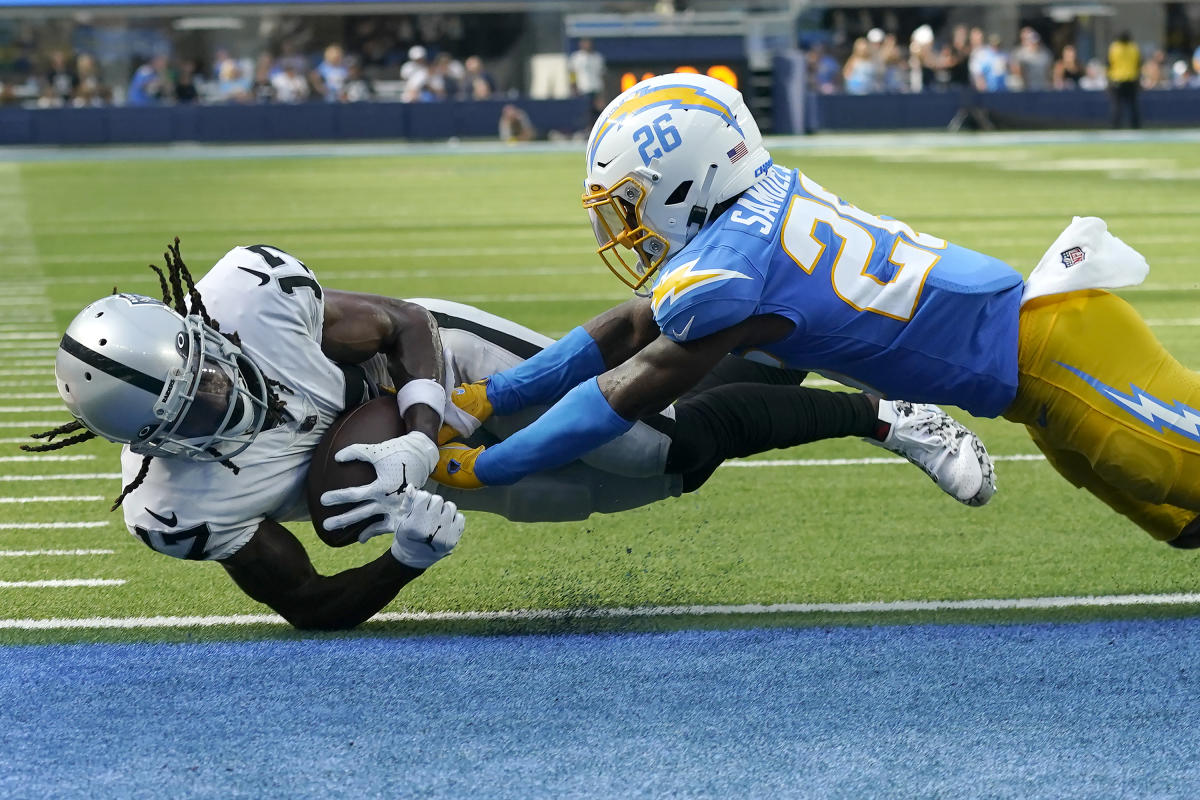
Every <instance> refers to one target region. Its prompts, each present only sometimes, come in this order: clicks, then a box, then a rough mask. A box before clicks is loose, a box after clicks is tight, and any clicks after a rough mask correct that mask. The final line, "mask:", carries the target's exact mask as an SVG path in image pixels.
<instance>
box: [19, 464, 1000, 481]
mask: <svg viewBox="0 0 1200 800" xmlns="http://www.w3.org/2000/svg"><path fill="white" fill-rule="evenodd" d="M993 460H994V459H993ZM120 477H121V473H119V472H64V473H61V474H59V475H0V481H107V480H117V479H119V478H120Z"/></svg>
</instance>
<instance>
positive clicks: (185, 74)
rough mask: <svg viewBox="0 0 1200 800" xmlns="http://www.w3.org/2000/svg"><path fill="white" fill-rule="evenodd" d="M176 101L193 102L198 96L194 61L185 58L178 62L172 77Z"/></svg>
mask: <svg viewBox="0 0 1200 800" xmlns="http://www.w3.org/2000/svg"><path fill="white" fill-rule="evenodd" d="M171 82H172V84H173V86H174V93H175V102H176V103H183V104H186V103H194V102H196V100H197V99H199V97H200V90H199V87H197V85H196V62H195V61H191V60H189V59H185V60H183V61H181V62H180V63H179V68H178V69H177V70H176V71H175V75H174V77H173V79H172V81H171Z"/></svg>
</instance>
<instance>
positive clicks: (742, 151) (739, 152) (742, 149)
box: [725, 142, 746, 164]
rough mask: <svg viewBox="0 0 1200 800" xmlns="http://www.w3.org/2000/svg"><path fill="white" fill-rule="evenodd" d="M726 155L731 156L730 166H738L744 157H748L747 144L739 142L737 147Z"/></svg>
mask: <svg viewBox="0 0 1200 800" xmlns="http://www.w3.org/2000/svg"><path fill="white" fill-rule="evenodd" d="M725 155H727V156H729V163H730V164H736V163H737V162H738V161H739V160H740V159H741V157H742V156H744V155H746V143H745V142H738V143H737V146H736V147H734V148H733V149H732V150H730V151H729V152H727V153H726V154H725Z"/></svg>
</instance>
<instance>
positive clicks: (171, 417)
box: [26, 241, 990, 628]
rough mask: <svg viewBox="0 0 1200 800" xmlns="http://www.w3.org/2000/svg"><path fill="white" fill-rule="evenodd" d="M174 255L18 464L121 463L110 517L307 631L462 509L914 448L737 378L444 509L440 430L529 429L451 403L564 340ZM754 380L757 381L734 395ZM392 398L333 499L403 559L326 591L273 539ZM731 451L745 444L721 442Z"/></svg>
mask: <svg viewBox="0 0 1200 800" xmlns="http://www.w3.org/2000/svg"><path fill="white" fill-rule="evenodd" d="M166 257H167V267H168V275H167V276H163V275H162V273H160V280H161V288H162V294H163V297H164V301H163V302H160V301H158V300H155V299H153V298H149V297H145V296H142V295H133V294H114V295H111V296H109V297H106V298H103V299H101V300H99V301H96V302H95V303H92V304H91V305H89V306H87V307H86V308H85V309H84V310H83V311H81V312H80V313H79V315H78V316H77V317H76V318H75V320H74V321H73V322H72V323H71V325H70V326H69V327H68V328H67V331H66V334H65V335H64V336H63V339H62V342H61V344H60V347H59V352H58V356H57V360H56V365H55V373H56V377H57V380H58V387H59V392H60V394H61V395H62V397H63V399H64V401H65V402H66V404H67V406H68V408H69V409H70V411H71V413H72V414H73V415H74V416H75V417H76V419H77V422H76V423H72V424H70V425H65V426H62V427H61V428H59V429H56V430H55V431H52V432H47V434H42V435H39V438H45V437H46V436H47V435H48V434H49V435H50V438H53V436H56V435H60V434H75V435H72V436H70V437H69V438H67V439H63V440H60V441H53V442H51V443H49V444H44V445H39V446H31V447H27V448H26V449H31V450H42V449H58V448H59V447H62V446H66V445H68V444H72V443H74V442H77V441H81V440H83V439H85V438H90V437H91V436H93V435H100V436H102V437H104V438H106V439H109V440H110V441H114V442H119V443H122V444H124V445H125V447H124V448H123V450H122V456H121V463H122V471H123V476H124V480H125V484H126V485H125V487H124V488H123V490H122V492H121V495H120V497H118V498H117V502H116V503H115V504H114V506H113V507H114V509H115V508H116V507H117V506H118V505H120V506H122V507H123V510H124V514H125V522H126V525H127V526H128V527H129V529H130V531H131V532H132V533H133V534H135V535H137V536H138V537H139V538H140V539H141V540H142V541H143V542H144V543H145V544H146V545H147V546H149V547H150V548H152V549H154V550H156V551H158V552H160V553H164V554H166V555H170V556H174V557H176V558H185V559H193V560H216V561H218V562H219V563H220V564H221V565H222V566H223V567H224V568H225V569H226V570H227V571H228V573H229V574H230V576H231V577H232V578H233V580H234V581H235V582H236V583H237V584H238V585H239V586H240V587H241V588H242V589H243V590H244V591H245V592H246V593H247V594H249V595H250V596H251V597H253V598H255V599H256V600H259V601H260V602H263V603H266V604H267V605H269V606H270V607H271V608H273V609H275V610H276V611H277V612H279V613H280V614H281V615H282V616H283V617H285V618H286V619H287V620H289V621H290V622H292V623H293V624H294V625H296V626H298V627H303V628H345V627H352V626H354V625H356V624H358V623H359V622H362V621H363V620H365V619H367V618H369V617H370V616H372V615H373V614H375V613H376V612H377V611H379V610H380V609H381V608H382V607H383V606H384V605H386V604H387V603H388V602H390V601H391V599H392V598H393V597H395V595H396V593H397V592H398V591H399V590H400V589H401V588H402V587H403V586H404V585H405V584H407V583H408V582H409V581H411V580H413V579H414V578H415V577H417V576H418V575H420V574H421V572H422V571H423V570H424V569H426V568H428V567H429V566H432V564H433V563H435V562H436V561H438V560H439V559H440V558H442V557H443V556H445V555H447V554H448V553H449V552H450V551H451V550H452V549H453V547H454V546H455V544H456V543H457V542H458V540H459V537H460V535H461V533H462V530H463V526H464V522H463V517H462V514H461V513H459V512H458V507H461V508H466V509H472V510H482V511H490V512H493V513H499V514H502V515H504V516H505V517H507V518H509V519H512V520H517V521H538V520H570V519H583V518H585V517H587V516H588V515H589V514H591V513H593V512H596V511H605V512H607V511H618V510H623V509H629V508H634V507H637V506H641V505H645V504H647V503H651V502H654V501H657V500H660V499H663V498H665V497H670V496H674V495H678V494H679V493H680V492H681V491H691V490H693V489H695V488H697V487H698V486H699V485H700V484H702V483H703V482H704V481H705V480H706V479H707V478H708V476H709V475H710V474H711V473H712V472H713V470H715V469H716V467H717V466H718V465H719V464H720V462H721V461H722V460H723V459H724V458H727V457H730V456H734V455H748V454H750V453H752V452H758V451H761V450H765V449H769V448H771V447H781V446H789V445H792V444H799V443H802V442H804V441H811V440H813V439H817V438H827V437H829V436H845V435H855V434H857V435H864V436H868V437H869V436H876V438H879V439H885V438H890V439H891V440H892V442H891V444H890V445H889V446H891V447H892V449H896V450H897V451H902V448H901V447H898V446H897V443H896V440H897V438H899V439H901V440H902V439H903V437H904V432H903V431H901V430H898V429H894V430H892V431H891V432H887V431H880V430H877V428H878V426H879V421H880V418H881V416H882V415H881V414H880V413H879V412H881V411H882V412H885V413H886V410H887V409H888V408H889V406H888V404H886V403H884V404H880V401H878V399H877V398H872V397H870V396H867V395H855V394H845V393H835V392H824V391H820V390H814V389H807V388H803V387H799V386H796V385H795V384H796V383H798V381H799V379H800V378H801V377H802V376H801V375H799V374H797V373H789V372H787V371H783V370H772V369H770V368H767V367H762V366H761V365H755V364H751V363H750V362H742V361H741V360H740V359H732V360H731V361H730V362H729V363H728V364H725V365H723V366H722V369H720V370H717V371H716V373H718V374H715V375H714V378H713V379H712V380H711V381H710V382H709V384H708V385H707V386H706V387H704V388H703V389H702V391H700V392H698V393H696V394H694V395H692V396H689V397H688V398H684V399H683V400H681V402H680V403H679V404H678V409H679V412H680V413H679V414H678V419H677V418H676V415H675V414H673V413H672V411H673V409H668V410H667V411H666V412H664V413H663V414H659V415H652V416H651V417H650V418H648V419H647V420H645V421H643V422H639V423H638V424H637V425H635V426H634V427H633V429H632V430H631V431H629V432H628V433H627V434H626V435H625V436H623V437H621V438H619V439H618V440H616V441H614V442H612V443H610V444H609V445H606V446H605V447H603V448H600V449H598V450H596V451H593V452H592V453H590V454H588V455H587V456H585V457H584V458H583V459H582V460H581V461H579V462H574V463H571V464H568V465H566V466H564V467H562V468H560V469H557V470H553V471H550V472H547V473H541V474H535V475H531V476H529V477H528V478H526V479H524V480H523V481H520V482H518V483H516V484H514V485H512V486H503V487H492V488H489V489H486V490H481V491H465V490H458V489H449V488H443V489H441V491H442V494H443V495H444V496H439V495H438V494H434V493H432V492H431V491H424V490H421V489H417V488H415V487H416V486H421V485H424V484H426V482H427V480H428V476H429V474H430V473H431V472H432V470H433V468H434V466H435V465H436V463H437V459H438V449H437V446H436V445H435V441H436V440H437V438H438V436H439V431H440V432H441V435H442V437H443V439H444V438H445V437H446V435H447V434H448V433H454V434H455V435H458V434H459V433H464V432H466V433H474V435H475V437H476V440H478V441H481V442H485V443H486V442H494V441H498V440H500V439H503V438H505V437H506V436H507V435H508V434H509V433H511V432H513V431H515V430H517V429H519V428H521V427H523V426H524V425H526V424H528V422H530V421H532V420H533V419H535V418H536V415H537V413H538V410H537V409H531V410H529V411H527V412H525V413H523V414H519V415H513V416H511V417H505V416H495V417H492V418H491V419H489V420H488V421H487V422H486V423H485V424H484V425H483V426H482V427H481V428H480V429H479V430H477V431H465V430H464V429H465V428H468V427H472V428H473V427H474V426H472V425H470V421H469V418H468V419H467V421H464V417H466V416H467V415H465V414H463V413H462V412H461V410H459V409H458V408H457V407H456V406H455V405H454V404H453V403H451V402H450V401H449V400H448V399H447V389H446V387H453V386H456V385H459V384H462V383H470V382H472V381H476V380H481V379H483V378H485V377H486V376H488V375H491V374H493V373H495V372H497V371H499V370H503V369H507V368H510V367H513V366H515V365H518V364H519V363H521V362H522V361H523V360H524V359H526V358H529V357H530V356H532V355H534V354H535V353H537V352H538V351H539V350H540V349H541V348H543V347H545V346H546V345H548V344H550V343H551V342H552V340H551V339H549V338H548V337H545V336H541V335H539V334H537V333H535V332H533V331H531V330H529V329H527V328H524V327H522V326H520V325H517V324H515V323H512V322H510V321H508V320H504V319H502V318H499V317H496V316H494V315H491V314H487V313H486V312H483V311H480V310H479V309H475V308H472V307H470V306H465V305H462V304H459V303H453V302H449V301H443V300H432V299H420V300H415V301H401V300H393V299H390V298H385V297H379V296H375V295H363V294H355V293H348V292H338V291H334V290H328V289H324V288H322V287H321V285H320V284H319V283H318V282H317V280H316V279H315V277H314V276H313V274H312V272H311V270H309V268H308V267H306V266H305V265H304V264H303V263H301V262H300V261H299V260H297V259H296V258H294V257H292V256H291V255H289V254H287V253H286V252H284V251H282V250H279V249H277V248H274V247H269V246H266V245H253V246H250V247H235V248H234V249H232V250H230V251H229V253H227V254H226V255H225V256H224V257H223V258H222V259H221V260H220V261H218V262H217V264H216V265H215V266H214V267H213V268H212V269H211V270H210V271H209V272H208V274H207V275H205V277H204V278H203V279H201V280H200V281H198V282H196V283H195V284H193V282H192V279H191V276H190V275H189V274H188V271H187V268H186V267H185V266H184V264H183V262H182V260H181V259H180V257H179V251H178V241H176V244H175V246H173V247H172V248H171V250H170V252H169V253H168V254H166ZM722 372H723V373H724V374H723V375H722V374H719V373H722ZM747 378H748V379H749V380H751V381H754V383H753V384H750V383H730V382H731V381H738V380H743V379H747ZM719 384H724V385H719ZM391 386H399V391H398V392H397V394H396V397H397V403H398V405H399V407H400V410H401V414H402V416H403V417H404V420H405V422H406V424H407V427H408V429H409V431H410V432H409V433H407V434H405V435H404V436H401V437H398V438H396V439H392V440H390V441H388V442H384V443H382V444H380V445H358V446H351V447H348V448H346V449H345V450H343V451H342V453H341V454H339V458H340V460H346V459H347V458H348V457H353V458H362V459H364V460H368V461H371V462H372V464H373V466H374V468H375V471H376V474H377V476H378V480H377V481H376V483H375V484H372V485H370V486H367V487H352V488H349V489H344V490H339V491H336V492H329V493H326V496H325V497H324V498H323V502H325V503H326V504H327V505H338V504H341V503H343V502H357V503H358V505H357V506H356V507H355V508H354V509H353V510H351V511H349V512H346V513H344V514H342V515H341V516H340V517H335V518H333V519H331V520H328V521H327V522H326V527H327V528H337V527H345V526H347V525H350V524H353V523H355V522H356V521H358V520H360V519H365V518H367V517H369V516H372V515H375V514H381V515H382V517H383V518H382V520H381V521H379V522H376V523H374V524H372V525H371V526H370V527H368V528H366V529H365V530H364V532H363V533H362V535H361V536H360V541H366V540H367V539H369V538H371V537H372V536H375V535H379V534H384V533H390V534H392V535H393V541H392V546H391V548H390V550H389V552H387V553H384V554H383V555H381V556H380V557H379V558H377V559H375V560H374V561H372V562H370V563H368V564H366V565H364V566H361V567H357V568H355V569H351V570H347V571H344V572H341V573H338V574H336V575H332V576H322V575H319V574H317V573H316V571H315V569H314V568H313V566H312V563H311V561H310V560H309V557H308V555H307V553H306V552H305V551H304V548H303V546H302V545H301V544H300V542H299V541H298V540H297V539H296V538H295V536H293V535H292V534H291V533H290V532H289V531H288V530H287V529H286V528H285V527H284V526H283V525H282V524H281V523H284V522H288V521H297V520H306V519H308V508H307V505H306V501H305V492H304V484H305V477H306V474H307V471H308V465H309V462H310V460H311V457H312V453H313V451H314V449H315V448H316V446H317V444H318V442H319V441H320V439H321V436H322V435H323V433H324V432H325V431H326V429H327V428H328V427H329V425H330V424H331V423H332V422H333V420H334V419H335V418H336V417H337V416H338V415H339V414H341V413H342V411H344V410H345V409H347V408H352V407H354V406H356V405H358V404H361V403H363V402H365V401H366V400H368V399H370V398H371V397H373V396H375V395H376V394H377V393H378V391H379V390H380V387H391ZM781 393H786V396H788V397H790V398H792V402H791V404H790V406H791V408H792V409H793V412H794V413H793V415H792V418H791V420H790V421H787V420H785V421H780V420H779V419H778V418H775V419H773V420H772V421H771V422H770V424H769V425H766V426H764V425H762V424H757V423H756V422H755V419H756V418H757V417H763V416H765V415H761V414H759V415H756V413H755V412H756V406H755V402H757V401H758V400H759V399H762V398H760V397H759V396H758V395H763V397H766V396H767V395H770V399H771V401H772V402H773V403H774V405H775V407H776V408H778V407H779V405H780V397H781ZM444 414H448V415H450V416H449V417H448V418H447V420H446V423H447V424H446V425H444V426H443V415H444ZM885 418H886V417H885ZM730 426H732V427H733V428H734V430H733V431H732V432H731V431H729V430H724V431H716V430H715V429H716V428H726V427H730ZM452 429H453V430H452ZM76 432H79V433H76ZM730 438H732V439H734V440H736V445H732V444H731V445H729V446H721V445H719V443H720V442H721V441H722V440H723V439H724V440H728V439H730ZM928 440H929V435H928V432H925V433H924V434H922V435H921V441H922V442H926V443H927V442H928ZM960 441H961V438H960V437H956V436H946V437H945V438H944V440H943V441H942V443H941V445H940V447H941V449H940V451H938V452H935V453H931V454H930V456H931V457H935V458H941V459H943V460H945V459H950V460H953V459H955V458H957V457H958V456H959V452H958V448H957V445H958V443H959V442H960ZM909 444H911V441H910V442H909ZM936 449H937V448H935V450H936ZM155 456H163V457H162V458H155ZM970 458H971V459H972V461H973V460H974V456H973V455H971V456H970ZM401 465H402V467H403V470H404V471H401V469H400V468H399V467H400V466H401ZM988 467H989V468H990V463H989V464H988ZM406 479H407V480H406ZM406 482H407V484H409V485H408V486H407V488H406V487H405V483H406ZM426 489H430V490H434V491H437V490H438V487H437V485H436V484H433V482H432V481H429V485H428V486H426ZM399 490H403V491H399Z"/></svg>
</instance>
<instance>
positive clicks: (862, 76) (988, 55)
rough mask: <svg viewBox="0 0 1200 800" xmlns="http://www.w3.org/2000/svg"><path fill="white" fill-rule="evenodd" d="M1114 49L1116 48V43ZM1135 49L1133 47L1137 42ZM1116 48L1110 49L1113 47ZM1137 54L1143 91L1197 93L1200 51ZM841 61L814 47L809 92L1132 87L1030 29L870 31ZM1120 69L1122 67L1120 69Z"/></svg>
mask: <svg viewBox="0 0 1200 800" xmlns="http://www.w3.org/2000/svg"><path fill="white" fill-rule="evenodd" d="M1114 43H1115V42H1114ZM1132 44H1133V47H1134V48H1135V49H1136V48H1137V47H1138V46H1137V44H1136V43H1132ZM1110 49H1111V48H1110ZM1147 49H1148V50H1149V53H1150V55H1149V56H1148V57H1143V55H1142V52H1141V50H1140V49H1137V52H1136V59H1137V66H1136V69H1137V83H1138V86H1139V87H1140V88H1141V89H1168V88H1196V87H1200V48H1196V50H1195V52H1194V53H1190V54H1175V55H1174V56H1169V55H1168V54H1167V53H1166V52H1165V51H1164V50H1163V49H1161V48H1153V49H1150V48H1147ZM848 50H849V52H848V53H847V54H845V56H844V58H839V57H838V55H839V54H838V53H837V52H836V51H835V49H834V48H831V47H830V46H828V45H826V44H822V43H818V44H815V45H814V46H813V47H811V48H810V49H809V52H808V62H809V70H808V75H809V82H810V88H811V89H813V90H814V91H817V92H820V93H823V94H833V93H838V92H846V93H849V94H873V93H878V92H922V91H930V90H951V89H963V88H973V89H975V90H977V91H980V92H1001V91H1043V90H1053V89H1076V88H1078V89H1087V90H1102V89H1106V88H1108V87H1109V84H1110V82H1112V83H1124V82H1127V81H1128V78H1127V77H1126V76H1125V75H1123V74H1122V75H1121V76H1119V77H1117V78H1114V76H1113V71H1112V70H1113V60H1112V58H1111V54H1110V53H1106V54H1104V55H1107V56H1109V57H1107V58H1105V59H1101V58H1090V59H1088V60H1087V61H1086V62H1085V61H1083V60H1082V59H1081V58H1080V56H1079V52H1078V50H1077V48H1076V46H1075V45H1073V44H1064V45H1062V47H1061V48H1059V49H1058V50H1057V51H1054V50H1051V48H1050V47H1048V46H1047V45H1046V44H1045V43H1044V42H1043V41H1042V37H1041V36H1040V35H1039V34H1038V32H1037V31H1036V30H1035V29H1034V28H1032V27H1028V26H1026V27H1023V28H1021V29H1020V32H1019V34H1018V38H1017V42H1016V44H1015V46H1012V47H1006V46H1005V45H1004V42H1003V39H1002V38H1001V37H1000V36H999V35H997V34H988V33H986V32H985V31H984V30H983V29H982V28H978V27H975V28H968V27H967V26H965V25H958V26H955V27H953V28H951V29H950V30H949V31H948V33H947V35H946V36H944V37H941V38H939V37H937V36H935V34H934V31H933V30H932V28H930V26H928V25H921V26H919V27H917V28H916V29H915V30H914V31H913V33H912V35H911V36H910V37H908V41H907V42H905V41H902V40H901V39H900V38H898V37H897V36H896V35H895V34H893V33H887V32H885V31H884V30H883V29H881V28H872V29H871V30H869V31H868V32H867V33H866V34H865V35H864V36H860V37H857V38H855V39H853V40H852V44H850V45H849V47H848ZM1121 66H1122V67H1123V66H1124V65H1121Z"/></svg>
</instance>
